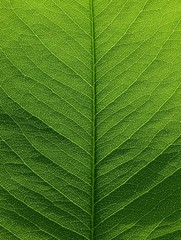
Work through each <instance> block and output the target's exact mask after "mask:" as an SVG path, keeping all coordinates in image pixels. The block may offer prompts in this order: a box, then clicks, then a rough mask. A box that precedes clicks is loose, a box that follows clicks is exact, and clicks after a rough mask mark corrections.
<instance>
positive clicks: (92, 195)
mask: <svg viewBox="0 0 181 240" xmlns="http://www.w3.org/2000/svg"><path fill="white" fill-rule="evenodd" d="M93 1H94V0H90V15H91V16H90V17H91V48H92V176H91V177H92V183H91V186H92V194H91V198H92V201H91V205H92V206H91V240H94V222H95V214H94V212H95V211H94V205H95V202H94V201H95V163H96V56H95V26H94V5H93Z"/></svg>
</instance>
